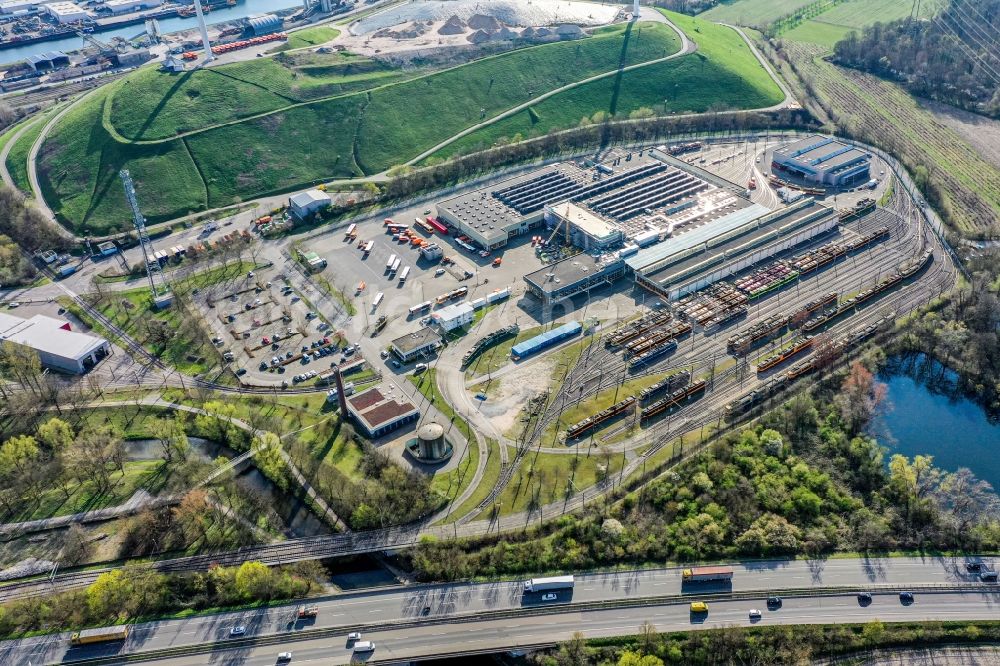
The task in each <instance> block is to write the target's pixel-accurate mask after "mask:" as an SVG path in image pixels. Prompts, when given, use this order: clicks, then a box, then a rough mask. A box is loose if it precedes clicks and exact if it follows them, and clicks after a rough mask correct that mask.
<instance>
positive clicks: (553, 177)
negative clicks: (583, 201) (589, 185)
mask: <svg viewBox="0 0 1000 666" xmlns="http://www.w3.org/2000/svg"><path fill="white" fill-rule="evenodd" d="M579 189H580V185H579V184H578V183H577V182H576V181H575V180H573V179H572V178H570V177H569V176H567V175H566V174H564V173H562V172H559V171H550V172H548V173H546V174H544V175H543V176H542V177H541V178H538V179H535V180H532V181H528V182H527V183H521V184H518V185H514V186H513V187H510V188H507V189H506V190H500V191H498V192H494V193H493V196H494V197H496V198H497V199H499V200H500V201H502V202H504V203H505V204H507V205H508V206H510V207H511V208H513V209H514V210H516V211H517V212H518V213H520V214H521V215H528V214H530V213H534V212H535V211H538V210H541V209H542V208H543V207H544V206H545V204H548V203H552V202H553V201H562V200H564V199H568V198H569V197H571V196H572V195H573V194H574V193H576V192H577V191H578V190H579Z"/></svg>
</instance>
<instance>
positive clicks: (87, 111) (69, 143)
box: [38, 83, 207, 234]
mask: <svg viewBox="0 0 1000 666" xmlns="http://www.w3.org/2000/svg"><path fill="white" fill-rule="evenodd" d="M116 85H120V83H116V84H112V85H111V86H108V87H105V88H102V89H99V90H98V91H96V92H95V93H93V94H91V95H90V96H89V97H87V98H85V99H84V100H83V101H82V102H81V103H80V104H79V105H78V106H77V107H76V108H74V109H72V110H71V111H70V112H68V113H67V114H66V115H65V116H64V117H63V118H62V119H61V120H60V122H59V123H58V124H57V125H56V126H55V127H54V128H53V129H52V130H51V131H50V133H49V135H48V136H47V137H46V140H45V143H44V144H43V145H42V149H41V150H40V151H39V155H38V176H39V185H40V186H41V189H42V196H43V197H45V200H46V201H47V202H48V203H49V205H50V206H51V207H52V209H53V211H55V213H56V215H57V216H58V217H59V219H60V220H61V221H62V222H63V223H64V224H67V225H68V226H70V227H71V228H73V229H75V230H77V231H84V230H86V231H87V232H89V233H92V234H100V233H102V232H103V233H107V232H111V231H119V230H123V229H129V228H131V215H130V214H129V210H128V205H127V203H126V201H125V194H124V190H123V189H122V185H121V181H120V180H119V179H118V172H119V170H121V169H122V168H123V167H128V169H129V171H130V172H131V174H132V177H133V179H134V180H135V183H136V191H137V193H138V195H139V201H140V202H141V204H142V209H143V213H144V214H145V215H146V218H147V219H148V220H149V221H150V222H151V223H156V222H162V221H164V220H168V219H171V218H173V217H176V216H177V215H179V214H180V215H183V214H186V213H188V212H192V211H197V210H201V209H203V208H204V207H205V204H206V201H207V196H206V193H205V184H204V182H203V181H202V179H201V176H200V175H199V173H198V169H197V167H196V165H195V163H194V161H193V160H192V159H191V155H190V154H189V153H188V151H187V148H186V147H185V145H184V143H183V142H182V141H178V140H174V141H169V142H165V143H159V144H152V145H139V146H137V145H130V144H121V143H118V142H117V141H114V140H113V139H112V138H111V137H110V136H109V135H108V133H107V132H106V131H105V129H104V126H103V124H102V123H101V114H102V110H103V106H104V102H105V99H106V98H107V96H108V95H109V94H110V93H111V92H112V90H113V88H114V86H116Z"/></svg>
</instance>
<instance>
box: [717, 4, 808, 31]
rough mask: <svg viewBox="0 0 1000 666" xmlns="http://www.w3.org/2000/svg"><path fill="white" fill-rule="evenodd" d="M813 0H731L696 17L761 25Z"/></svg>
mask: <svg viewBox="0 0 1000 666" xmlns="http://www.w3.org/2000/svg"><path fill="white" fill-rule="evenodd" d="M812 1H813V0H731V1H729V2H722V3H719V4H718V5H716V6H715V7H712V8H711V9H709V10H708V11H707V12H702V13H701V14H699V15H698V18H701V19H705V20H707V21H714V22H716V23H731V24H736V25H749V26H753V27H763V26H764V25H766V24H768V23H770V22H771V21H773V20H775V19H778V18H781V17H782V16H785V15H786V14H791V13H792V12H794V11H795V10H796V9H799V8H800V7H805V6H806V5H808V4H809V3H810V2H812Z"/></svg>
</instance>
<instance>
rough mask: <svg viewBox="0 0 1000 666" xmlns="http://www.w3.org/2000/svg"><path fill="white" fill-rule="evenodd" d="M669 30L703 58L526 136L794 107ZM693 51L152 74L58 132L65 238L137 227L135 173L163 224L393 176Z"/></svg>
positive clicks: (47, 184) (705, 37)
mask: <svg viewBox="0 0 1000 666" xmlns="http://www.w3.org/2000/svg"><path fill="white" fill-rule="evenodd" d="M670 16H671V17H672V18H673V19H674V20H675V21H677V23H678V24H679V25H680V26H681V27H682V29H684V30H685V31H687V32H688V33H689V34H690V35H691V36H692V37H693V38H694V39H695V40H696V41H697V42H698V44H699V48H700V52H699V53H697V54H694V55H691V56H686V57H683V58H679V59H678V60H677V62H676V63H674V62H670V63H663V64H657V65H651V66H649V67H643V68H640V69H638V70H634V71H630V72H626V73H625V74H624V75H621V76H618V77H614V76H609V77H607V78H605V79H601V80H598V81H595V82H591V83H589V84H586V85H583V86H581V87H580V88H577V89H574V90H571V91H567V92H566V93H564V94H562V95H558V96H556V97H554V98H551V99H550V100H547V101H546V102H545V103H543V104H540V105H539V109H540V113H539V116H538V118H539V120H538V123H536V124H538V125H540V127H534V128H532V127H530V126H529V127H527V129H526V131H528V132H539V131H545V130H544V129H542V128H543V127H544V128H556V127H565V126H571V125H575V124H576V123H578V122H579V120H580V118H581V117H582V116H584V115H587V116H590V115H593V113H595V112H596V111H610V112H615V113H617V114H619V115H627V114H628V113H630V112H631V111H633V110H636V109H653V110H654V111H657V112H665V111H704V110H706V109H708V108H710V107H711V108H723V107H730V108H746V107H760V106H767V105H770V104H773V103H775V102H776V101H778V100H779V99H780V93H779V91H778V89H777V87H775V86H774V84H773V82H771V81H770V79H769V78H768V77H767V75H766V73H765V72H764V70H763V69H762V68H761V67H760V66H759V65H758V64H757V62H756V60H755V59H754V58H753V56H752V54H751V53H750V51H749V50H748V49H747V47H746V45H745V44H744V43H743V41H742V39H741V38H740V37H739V36H738V35H737V34H735V33H734V32H732V31H731V30H729V29H728V28H724V27H719V26H714V25H712V24H709V23H706V22H704V21H700V20H697V19H692V18H690V17H684V16H681V15H677V14H671V15H670ZM679 48H680V40H679V39H678V38H677V35H676V34H675V33H674V31H673V30H671V29H670V28H669V27H668V26H666V25H663V24H653V23H640V24H629V25H618V26H613V27H609V28H605V29H602V30H598V31H596V33H595V34H594V36H592V37H590V38H587V39H582V40H576V41H568V42H557V43H554V44H546V45H542V46H533V47H527V48H522V49H518V50H515V51H511V52H507V53H504V54H501V55H496V56H491V57H487V58H483V59H480V60H477V61H474V62H472V63H469V64H466V65H460V66H457V67H454V68H451V69H446V70H443V71H439V72H433V73H426V72H420V71H416V72H406V73H404V72H401V71H399V70H392V69H387V68H386V66H385V65H383V64H379V63H374V62H372V61H370V60H367V59H364V58H359V57H357V56H353V55H350V54H329V55H327V54H316V53H312V52H307V51H302V52H297V53H293V54H279V55H277V56H274V57H273V58H260V59H256V60H252V61H247V62H242V63H236V64H233V65H224V66H221V67H216V68H209V69H203V70H197V71H195V72H188V73H184V74H180V75H176V74H168V73H164V72H160V71H157V70H155V69H154V68H144V69H142V70H140V71H138V72H136V73H134V74H132V75H130V76H128V77H126V78H125V79H122V80H121V81H119V82H116V83H114V84H111V85H109V86H107V87H105V88H102V89H100V90H98V91H96V92H95V93H92V94H91V95H89V96H88V97H86V98H84V99H83V100H82V101H81V102H79V103H78V104H77V106H76V107H74V108H73V109H71V110H70V111H69V112H68V113H67V114H66V115H65V116H64V117H63V118H62V119H61V120H60V121H59V123H58V125H57V126H55V127H54V128H53V129H52V130H51V131H50V132H49V134H48V136H47V137H46V140H45V143H44V145H43V150H42V151H41V153H40V159H39V165H38V168H39V176H40V181H41V183H40V184H41V187H42V190H43V194H44V196H45V198H46V201H47V202H48V203H49V205H50V206H51V207H52V208H53V210H54V211H56V213H57V215H58V217H59V218H60V220H61V221H63V223H64V224H66V225H67V226H69V227H71V228H73V229H75V230H78V231H82V230H87V231H89V232H90V233H100V232H107V231H111V230H117V229H122V228H125V227H126V226H127V224H128V220H129V216H128V210H127V207H126V204H125V198H124V196H123V194H122V191H121V185H120V183H119V182H118V177H117V174H118V171H119V169H120V168H122V167H123V166H125V165H127V166H128V168H129V170H130V171H131V172H132V176H133V179H134V180H135V182H136V189H137V192H138V195H139V200H140V203H141V205H142V207H143V211H144V213H145V214H146V217H147V219H148V220H149V222H150V223H154V224H155V223H158V222H164V221H167V220H170V219H173V218H176V217H179V216H183V215H187V214H190V213H194V212H197V211H200V210H204V209H206V208H218V207H222V206H227V205H231V204H234V203H239V202H241V201H245V200H247V199H251V198H255V197H259V196H263V195H267V194H276V193H281V192H286V191H289V190H293V189H297V188H300V187H304V186H308V185H310V184H315V183H319V182H323V181H325V180H329V179H333V178H353V177H358V176H363V175H370V174H374V173H380V172H382V171H385V170H386V169H389V168H390V167H392V166H394V165H396V164H400V163H403V162H405V161H406V160H408V159H412V157H414V156H415V155H418V154H420V152H422V151H424V150H426V149H427V148H430V147H432V146H434V145H435V144H436V143H439V142H441V141H443V140H446V139H447V138H449V137H451V136H454V135H455V134H456V133H458V132H460V131H461V130H462V129H464V128H466V127H468V126H470V125H472V124H475V123H478V122H481V121H482V119H483V118H489V117H492V116H496V115H498V114H500V113H502V112H503V111H504V110H505V109H509V108H510V107H512V106H515V105H517V104H520V103H522V102H524V101H525V100H527V99H531V98H532V97H537V96H538V95H540V94H542V93H544V92H545V91H546V90H551V89H553V88H557V87H560V86H564V85H567V84H572V83H574V82H576V81H579V80H580V79H583V78H587V77H590V76H594V75H596V74H603V73H607V72H612V71H614V70H615V69H616V68H618V67H620V66H623V65H624V66H627V65H631V64H637V63H643V62H648V61H650V60H654V59H658V58H663V57H665V56H667V55H669V54H672V53H675V52H676V51H677V50H678V49H679ZM707 81H710V82H711V85H706V82H707ZM361 90H364V92H358V91H361ZM527 119H528V114H527V113H525V114H523V115H519V116H516V117H513V118H511V119H510V120H505V121H503V123H498V126H497V129H494V128H489V130H486V132H488V136H485V137H477V138H476V139H474V141H476V142H484V141H487V140H489V139H490V137H492V136H502V135H504V134H506V133H511V134H513V133H516V132H517V131H519V130H518V129H517V128H518V126H519V125H518V124H519V123H520V124H521V125H524V124H525V123H530V120H527ZM467 143H468V142H466V144H467Z"/></svg>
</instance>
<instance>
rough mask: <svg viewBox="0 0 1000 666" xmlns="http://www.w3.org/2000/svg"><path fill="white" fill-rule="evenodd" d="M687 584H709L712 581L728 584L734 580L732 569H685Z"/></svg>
mask: <svg viewBox="0 0 1000 666" xmlns="http://www.w3.org/2000/svg"><path fill="white" fill-rule="evenodd" d="M682 576H683V578H684V582H685V583H708V582H712V581H718V582H728V581H731V580H732V579H733V568H732V567H692V568H690V569H685V570H684V572H683V574H682Z"/></svg>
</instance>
